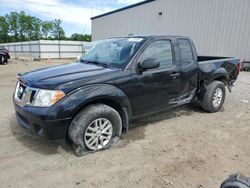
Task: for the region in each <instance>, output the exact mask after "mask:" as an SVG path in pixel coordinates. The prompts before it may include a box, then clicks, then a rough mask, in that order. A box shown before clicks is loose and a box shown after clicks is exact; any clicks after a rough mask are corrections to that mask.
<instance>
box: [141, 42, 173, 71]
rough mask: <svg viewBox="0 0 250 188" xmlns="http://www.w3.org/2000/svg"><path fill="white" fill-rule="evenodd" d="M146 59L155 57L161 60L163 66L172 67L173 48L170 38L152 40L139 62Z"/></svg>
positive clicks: (156, 59)
mask: <svg viewBox="0 0 250 188" xmlns="http://www.w3.org/2000/svg"><path fill="white" fill-rule="evenodd" d="M146 59H154V60H155V61H158V62H160V67H161V68H167V67H172V62H173V60H172V49H171V43H170V41H168V40H161V41H155V42H152V43H151V44H150V45H149V46H148V47H147V48H146V49H145V50H144V52H142V54H141V56H140V57H139V62H143V61H144V60H146Z"/></svg>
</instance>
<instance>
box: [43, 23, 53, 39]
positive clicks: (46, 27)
mask: <svg viewBox="0 0 250 188" xmlns="http://www.w3.org/2000/svg"><path fill="white" fill-rule="evenodd" d="M41 27H42V35H43V37H44V38H45V39H48V36H49V33H51V31H52V30H53V22H50V21H44V22H42V26H41Z"/></svg>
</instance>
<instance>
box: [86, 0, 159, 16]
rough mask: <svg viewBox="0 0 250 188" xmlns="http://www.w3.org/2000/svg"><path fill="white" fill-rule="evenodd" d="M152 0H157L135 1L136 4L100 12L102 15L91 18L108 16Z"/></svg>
mask: <svg viewBox="0 0 250 188" xmlns="http://www.w3.org/2000/svg"><path fill="white" fill-rule="evenodd" d="M152 1H155V0H145V1H142V2H139V3H135V4H132V5H129V6H126V7H123V8H119V9H116V10H113V11H110V12H107V13H104V14H100V15H97V16H94V17H92V18H90V19H91V20H94V19H96V18H100V17H104V16H107V15H109V14H113V13H116V12H120V11H123V10H127V9H130V8H134V7H137V6H141V5H144V4H147V3H150V2H152Z"/></svg>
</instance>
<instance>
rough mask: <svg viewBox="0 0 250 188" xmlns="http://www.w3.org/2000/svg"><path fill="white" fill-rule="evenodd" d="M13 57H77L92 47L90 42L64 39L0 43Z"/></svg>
mask: <svg viewBox="0 0 250 188" xmlns="http://www.w3.org/2000/svg"><path fill="white" fill-rule="evenodd" d="M0 45H2V46H4V47H6V48H7V49H8V50H9V51H10V54H11V57H12V58H24V57H26V58H30V59H48V58H59V59H61V58H77V57H78V56H79V55H82V54H83V53H84V51H85V50H87V49H88V48H90V47H91V46H90V43H89V42H81V41H63V40H37V41H28V42H14V43H5V44H0Z"/></svg>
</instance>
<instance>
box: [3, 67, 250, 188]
mask: <svg viewBox="0 0 250 188" xmlns="http://www.w3.org/2000/svg"><path fill="white" fill-rule="evenodd" d="M55 64H56V63H48V62H29V63H21V62H11V63H10V64H9V65H6V66H0V107H1V108H0V125H1V126H0V145H1V146H0V147H1V149H0V169H1V170H0V182H1V186H0V187H36V188H37V187H173V188H174V187H175V188H183V187H191V188H215V187H219V185H220V183H221V182H222V181H223V180H224V179H225V178H226V177H227V175H229V174H231V173H234V172H241V173H243V174H246V175H248V176H250V73H246V72H242V73H241V74H240V76H239V79H238V81H237V82H236V83H235V87H234V89H233V92H232V93H229V92H227V96H226V101H225V104H224V107H223V109H222V111H221V112H218V113H214V114H209V113H205V112H203V111H202V110H200V108H199V107H197V106H184V107H180V108H176V109H174V110H171V111H168V112H165V113H162V114H159V115H157V116H152V117H148V118H146V119H143V120H140V121H136V122H133V123H132V127H133V128H131V129H130V131H129V133H128V134H126V135H123V136H122V139H121V140H120V141H119V143H118V145H116V146H115V147H113V148H111V149H109V150H106V151H102V152H97V153H95V154H89V155H86V156H83V157H76V156H75V155H74V154H73V152H72V150H71V148H70V146H68V145H63V144H59V143H48V142H46V141H45V140H41V139H35V138H33V137H31V136H30V135H28V134H26V133H24V132H23V131H22V130H21V129H20V128H19V126H18V124H17V122H16V120H15V117H14V109H13V106H12V93H13V91H14V87H15V82H16V74H17V73H18V72H25V71H28V70H33V69H37V68H41V67H46V66H52V65H55Z"/></svg>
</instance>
